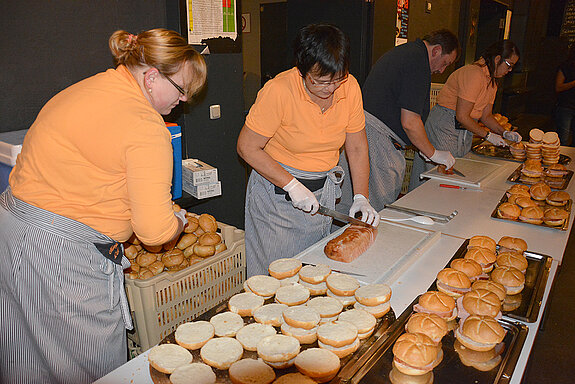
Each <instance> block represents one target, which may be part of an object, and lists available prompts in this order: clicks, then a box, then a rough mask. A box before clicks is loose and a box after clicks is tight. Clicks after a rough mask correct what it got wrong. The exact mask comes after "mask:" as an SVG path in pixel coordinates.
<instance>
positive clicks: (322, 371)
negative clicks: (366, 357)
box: [294, 348, 341, 383]
mask: <svg viewBox="0 0 575 384" xmlns="http://www.w3.org/2000/svg"><path fill="white" fill-rule="evenodd" d="M294 363H295V366H296V368H297V369H298V371H300V372H301V373H303V374H304V375H306V376H309V377H311V378H312V379H314V380H316V381H317V382H318V383H325V382H327V381H330V380H331V379H333V378H334V377H335V375H336V374H337V373H338V372H339V368H340V366H341V363H340V360H339V357H337V355H336V354H335V353H333V352H331V351H328V350H327V349H322V348H309V349H306V350H305V351H302V352H301V353H300V354H299V355H297V357H296V358H295V362H294Z"/></svg>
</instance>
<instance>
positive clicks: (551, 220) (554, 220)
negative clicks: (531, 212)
mask: <svg viewBox="0 0 575 384" xmlns="http://www.w3.org/2000/svg"><path fill="white" fill-rule="evenodd" d="M567 218H569V213H568V212H567V211H566V210H564V209H561V208H555V207H554V208H549V209H547V210H545V214H544V216H543V221H544V222H545V224H547V225H550V226H552V227H559V226H562V225H563V224H565V220H567Z"/></svg>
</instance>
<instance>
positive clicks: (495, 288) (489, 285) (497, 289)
mask: <svg viewBox="0 0 575 384" xmlns="http://www.w3.org/2000/svg"><path fill="white" fill-rule="evenodd" d="M474 289H486V290H488V291H491V292H493V293H495V294H496V295H497V297H498V298H499V301H503V300H504V299H505V295H507V292H506V291H505V287H504V286H503V284H500V283H497V282H495V281H492V280H477V281H475V282H474V283H473V284H471V290H474Z"/></svg>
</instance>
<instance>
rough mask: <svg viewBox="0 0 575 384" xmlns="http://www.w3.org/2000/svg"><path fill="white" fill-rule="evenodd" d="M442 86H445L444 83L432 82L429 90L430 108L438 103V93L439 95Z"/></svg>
mask: <svg viewBox="0 0 575 384" xmlns="http://www.w3.org/2000/svg"><path fill="white" fill-rule="evenodd" d="M441 88H443V83H431V89H430V90H429V109H431V108H433V106H434V105H435V104H437V95H439V91H441Z"/></svg>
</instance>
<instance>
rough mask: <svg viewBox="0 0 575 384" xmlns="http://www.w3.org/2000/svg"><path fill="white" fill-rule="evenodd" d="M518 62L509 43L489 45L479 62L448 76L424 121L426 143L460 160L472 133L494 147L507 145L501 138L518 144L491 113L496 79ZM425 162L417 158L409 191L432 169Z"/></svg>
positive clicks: (514, 134)
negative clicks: (420, 177)
mask: <svg viewBox="0 0 575 384" xmlns="http://www.w3.org/2000/svg"><path fill="white" fill-rule="evenodd" d="M517 61H519V49H518V48H517V46H516V45H515V44H514V43H513V42H511V41H509V40H502V41H498V42H496V43H494V44H492V45H490V46H489V47H488V48H487V49H486V50H485V52H484V53H483V54H482V55H481V57H480V58H479V60H477V61H476V62H474V63H473V64H468V65H466V66H464V67H461V68H459V69H458V70H456V71H455V72H453V73H452V74H451V75H450V76H449V78H448V79H447V82H446V83H445V85H444V86H443V88H442V89H441V91H440V92H439V95H438V99H437V104H436V105H435V106H434V107H433V108H432V110H431V112H430V113H429V117H428V118H427V121H426V122H425V131H426V132H427V136H428V138H429V141H430V142H431V144H433V146H434V147H435V148H436V149H438V150H447V151H450V152H451V154H452V155H453V156H454V157H463V156H464V155H465V154H467V153H468V152H469V151H471V142H472V139H473V135H474V134H475V135H477V136H479V137H482V138H484V139H486V140H488V141H489V142H491V143H493V144H494V145H497V146H506V145H507V142H506V141H505V140H504V139H507V140H509V141H514V142H519V141H521V135H519V133H517V132H511V131H506V130H505V128H504V127H503V126H501V125H500V124H499V123H498V122H497V120H496V119H495V117H494V116H493V111H492V110H493V102H494V101H495V96H496V93H497V86H498V83H499V80H500V79H501V78H502V77H504V76H505V75H507V74H508V73H509V72H511V71H512V70H513V67H514V66H515V64H517ZM479 122H482V123H483V124H484V126H481V125H479ZM425 160H428V159H425ZM425 160H424V159H423V157H421V155H416V157H415V162H414V167H413V172H412V174H411V180H410V189H413V188H415V187H416V186H418V185H419V184H421V181H420V180H419V175H420V174H421V173H422V172H424V171H426V170H429V169H431V168H432V167H433V165H432V164H431V163H425Z"/></svg>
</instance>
